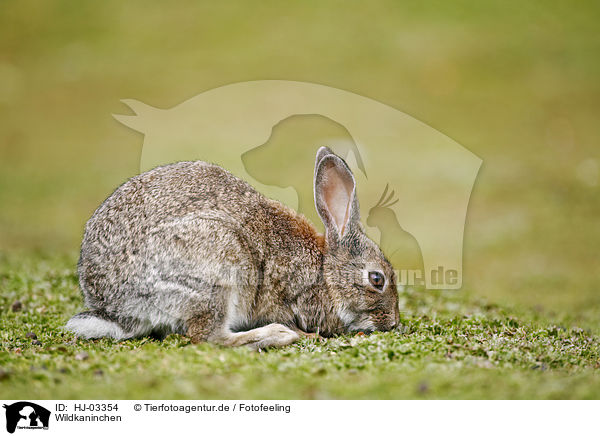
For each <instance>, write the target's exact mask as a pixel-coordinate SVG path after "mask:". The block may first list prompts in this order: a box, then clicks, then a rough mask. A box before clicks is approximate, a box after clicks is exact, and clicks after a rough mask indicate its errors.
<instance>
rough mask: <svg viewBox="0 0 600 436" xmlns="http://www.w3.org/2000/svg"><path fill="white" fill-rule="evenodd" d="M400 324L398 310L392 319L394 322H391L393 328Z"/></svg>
mask: <svg viewBox="0 0 600 436" xmlns="http://www.w3.org/2000/svg"><path fill="white" fill-rule="evenodd" d="M399 325H400V311H398V310H397V311H396V318H395V319H394V324H392V328H393V329H395V328H397V327H398V326H399Z"/></svg>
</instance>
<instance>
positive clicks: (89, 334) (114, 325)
mask: <svg viewBox="0 0 600 436" xmlns="http://www.w3.org/2000/svg"><path fill="white" fill-rule="evenodd" d="M65 328H66V329H67V330H69V331H71V332H73V333H75V334H76V335H77V336H79V337H82V338H85V339H93V338H102V337H110V338H114V339H119V340H120V339H127V338H131V337H133V336H135V334H134V333H131V331H130V330H129V329H128V328H126V327H125V325H124V324H123V323H121V322H119V320H118V319H116V318H114V317H111V316H110V315H109V314H107V313H106V312H105V311H103V310H89V311H86V312H81V313H78V314H77V315H75V316H73V317H72V318H71V319H70V320H69V321H68V322H67V325H66V326H65Z"/></svg>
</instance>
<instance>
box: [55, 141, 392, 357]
mask: <svg viewBox="0 0 600 436" xmlns="http://www.w3.org/2000/svg"><path fill="white" fill-rule="evenodd" d="M313 185H314V199H315V206H316V209H317V212H318V214H319V217H320V218H321V220H322V221H323V224H324V226H325V233H324V234H320V233H318V232H317V231H316V230H315V229H314V227H313V226H312V224H311V223H309V222H308V221H307V220H306V218H304V216H302V215H300V214H299V213H297V212H295V211H294V210H292V209H290V208H288V207H286V206H284V205H282V204H281V203H279V202H276V201H274V200H271V199H268V198H266V197H265V196H263V195H262V194H260V193H258V192H257V191H256V190H255V189H254V188H252V187H251V186H250V185H249V184H248V183H246V182H245V181H243V180H241V179H239V178H237V177H235V176H234V175H233V174H231V173H229V172H227V171H226V170H224V169H223V168H221V167H220V166H218V165H214V164H210V163H206V162H202V161H194V162H178V163H174V164H169V165H165V166H160V167H157V168H154V169H152V170H150V171H148V172H145V173H142V174H140V175H137V176H135V177H132V178H131V179H129V180H128V181H127V182H125V183H124V184H123V185H121V186H120V187H119V188H117V189H116V190H115V192H114V193H113V194H112V195H111V196H110V197H108V199H106V200H105V201H104V202H103V203H102V204H101V205H100V206H99V207H98V209H97V210H96V211H95V213H94V214H93V216H92V217H91V218H90V219H89V221H88V222H87V224H86V227H85V234H84V237H83V242H82V245H81V255H80V259H79V262H78V274H79V283H80V288H81V291H82V294H83V297H84V300H85V304H86V305H87V307H88V308H89V309H90V310H88V311H85V312H82V313H79V314H77V315H75V316H73V317H72V318H71V319H70V320H69V321H68V322H67V324H66V326H65V327H66V329H67V330H70V331H72V332H73V333H75V334H76V335H77V336H79V337H82V338H86V339H91V338H99V337H111V338H114V339H117V340H124V339H129V338H135V337H140V336H145V335H157V336H159V337H164V336H166V335H168V334H171V333H178V334H182V335H187V336H189V337H190V338H191V341H192V342H193V343H199V342H204V341H209V342H212V343H216V344H221V345H224V346H241V345H246V346H249V347H250V348H254V349H262V348H266V347H278V346H285V345H289V344H291V343H293V342H295V341H296V340H298V339H299V338H300V337H301V336H302V335H315V334H317V335H321V336H323V337H331V336H334V335H338V334H343V333H350V332H359V331H362V332H367V333H370V332H373V331H375V330H379V331H387V330H391V329H393V328H395V327H396V326H397V325H398V323H399V308H398V293H397V289H396V276H395V273H394V271H393V269H392V266H391V265H390V263H389V262H388V261H387V260H386V258H385V257H384V255H383V254H382V252H381V250H380V249H379V247H378V246H377V245H376V244H375V243H374V242H373V241H372V240H371V239H369V238H368V237H367V236H366V234H365V232H364V229H363V227H362V225H361V223H360V216H359V205H358V200H357V195H356V183H355V179H354V176H353V174H352V172H351V170H350V168H349V167H348V165H347V164H346V162H344V160H343V159H342V158H340V157H339V156H337V155H336V154H334V153H333V152H332V151H331V150H330V149H329V148H327V147H321V148H320V149H319V150H318V151H317V155H316V162H315V170H314V179H313Z"/></svg>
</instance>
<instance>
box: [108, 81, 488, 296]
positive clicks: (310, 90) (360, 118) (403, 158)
mask: <svg viewBox="0 0 600 436" xmlns="http://www.w3.org/2000/svg"><path fill="white" fill-rule="evenodd" d="M122 101H123V103H125V104H126V105H127V106H129V108H131V110H132V111H133V112H134V113H135V115H113V116H114V117H115V119H117V120H118V121H120V122H121V123H123V124H124V125H126V126H127V127H130V128H132V129H134V130H136V131H138V132H141V133H143V134H144V144H143V147H142V153H141V157H140V171H147V170H149V169H151V168H154V167H156V166H159V165H164V164H167V163H172V162H177V161H186V160H203V161H208V162H212V163H216V164H218V165H220V166H222V167H224V168H226V169H227V170H229V171H231V172H232V173H233V174H235V175H236V176H238V177H240V178H242V179H244V180H246V181H248V182H249V183H250V184H252V185H253V186H254V187H255V188H256V189H257V190H258V191H260V192H262V193H263V194H265V195H266V196H267V197H270V198H272V199H274V200H279V201H280V202H282V203H284V204H286V205H287V206H289V207H291V208H293V209H295V210H297V211H298V212H300V213H302V214H304V215H305V216H306V217H307V218H308V219H309V220H310V221H312V222H313V223H315V224H317V227H319V226H320V224H319V223H320V220H319V219H318V217H317V216H316V211H315V208H314V206H313V201H314V200H313V197H312V195H313V194H312V191H311V189H312V179H311V173H312V171H311V169H312V167H313V163H314V162H313V160H314V155H315V151H316V150H317V149H318V148H319V147H321V146H328V147H329V148H331V149H332V150H333V151H334V152H335V153H336V154H338V155H340V156H342V157H343V158H344V159H345V160H346V162H347V163H348V165H349V166H350V167H351V169H352V170H353V172H354V175H355V177H356V178H357V189H358V191H357V195H358V199H359V205H360V208H361V213H360V215H361V217H362V219H363V225H364V226H365V231H366V232H367V235H368V236H369V237H371V238H372V239H373V240H374V241H376V242H377V241H379V243H380V246H381V248H382V250H383V252H384V253H385V254H386V256H388V257H389V258H390V261H391V262H392V265H394V267H395V268H396V269H399V270H406V271H411V272H413V273H414V272H416V273H417V275H418V276H420V279H421V281H422V283H423V284H424V285H425V287H426V288H428V289H460V287H461V286H462V268H463V267H462V250H463V234H464V227H465V220H466V216H467V207H468V204H469V200H470V196H471V191H472V189H473V186H474V183H475V179H476V177H477V174H478V172H479V169H480V166H481V164H482V160H481V159H480V158H479V157H478V156H476V155H475V154H473V153H472V152H470V151H469V150H467V149H466V148H465V147H463V146H461V145H460V144H458V143H457V142H456V141H454V140H452V139H451V138H449V137H447V136H446V135H444V134H442V133H440V132H438V131H437V130H435V129H433V128H432V127H430V126H427V125H426V124H424V123H422V122H420V121H419V120H416V119H415V118H413V117H411V116H409V115H407V114H405V113H403V112H401V111H399V110H397V109H394V108H392V107H390V106H387V105H385V104H383V103H380V102H378V101H375V100H372V99H369V98H367V97H363V96H360V95H357V94H354V93H352V92H349V91H344V90H341V89H336V88H332V87H328V86H323V85H318V84H314V83H307V82H294V81H285V80H258V81H253V82H240V83H234V84H230V85H225V86H222V87H219V88H215V89H211V90H208V91H206V92H203V93H201V94H199V95H196V96H195V97H192V98H190V99H189V100H186V101H184V102H183V103H181V104H179V105H177V106H175V107H172V108H169V109H159V108H155V107H152V106H149V105H147V104H144V103H142V102H140V101H137V100H131V99H127V100H122ZM386 186H387V191H388V192H385V193H384V195H382V191H384V190H385V189H386V188H385V187H386ZM392 192H393V195H392V196H390V194H391V193H392ZM388 197H389V198H388ZM378 199H379V201H378ZM396 200H398V201H396Z"/></svg>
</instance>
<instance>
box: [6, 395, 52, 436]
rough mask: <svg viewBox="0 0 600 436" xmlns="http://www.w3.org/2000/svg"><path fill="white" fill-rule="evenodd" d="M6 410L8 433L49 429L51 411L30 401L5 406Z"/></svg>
mask: <svg viewBox="0 0 600 436" xmlns="http://www.w3.org/2000/svg"><path fill="white" fill-rule="evenodd" d="M4 408H5V409H6V431H8V432H9V433H14V432H15V430H16V429H17V428H18V429H29V430H32V429H44V430H47V429H48V424H49V422H50V411H49V410H48V409H46V408H45V407H42V406H40V405H38V404H35V403H30V402H29V401H19V402H17V403H13V404H10V405H7V404H4Z"/></svg>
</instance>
